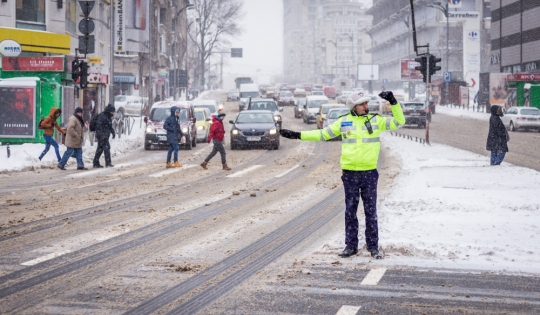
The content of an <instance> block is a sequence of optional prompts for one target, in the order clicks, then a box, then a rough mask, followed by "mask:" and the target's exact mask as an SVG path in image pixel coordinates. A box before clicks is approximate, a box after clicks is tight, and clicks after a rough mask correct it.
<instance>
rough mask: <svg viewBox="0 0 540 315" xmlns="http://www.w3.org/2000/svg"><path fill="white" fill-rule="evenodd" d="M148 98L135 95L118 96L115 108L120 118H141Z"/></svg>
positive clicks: (115, 98) (115, 100)
mask: <svg viewBox="0 0 540 315" xmlns="http://www.w3.org/2000/svg"><path fill="white" fill-rule="evenodd" d="M147 100H148V98H147V97H140V96H135V95H116V96H115V97H114V108H115V110H116V114H118V115H120V116H124V115H125V116H141V114H142V112H143V111H144V107H145V105H146V102H147Z"/></svg>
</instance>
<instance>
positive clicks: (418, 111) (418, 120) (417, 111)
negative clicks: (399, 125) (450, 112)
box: [401, 102, 427, 128]
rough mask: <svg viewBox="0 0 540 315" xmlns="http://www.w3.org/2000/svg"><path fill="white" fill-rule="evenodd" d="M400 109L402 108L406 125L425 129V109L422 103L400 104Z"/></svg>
mask: <svg viewBox="0 0 540 315" xmlns="http://www.w3.org/2000/svg"><path fill="white" fill-rule="evenodd" d="M401 108H403V115H404V116H405V124H406V125H411V124H416V125H418V128H426V114H427V108H426V105H425V104H424V103H419V102H404V103H401Z"/></svg>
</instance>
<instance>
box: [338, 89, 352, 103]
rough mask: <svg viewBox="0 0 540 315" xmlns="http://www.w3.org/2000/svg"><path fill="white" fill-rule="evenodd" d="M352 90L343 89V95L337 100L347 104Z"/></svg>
mask: <svg viewBox="0 0 540 315" xmlns="http://www.w3.org/2000/svg"><path fill="white" fill-rule="evenodd" d="M351 93H352V91H343V92H341V95H339V97H338V99H337V101H338V103H340V104H346V103H347V99H348V98H349V95H351Z"/></svg>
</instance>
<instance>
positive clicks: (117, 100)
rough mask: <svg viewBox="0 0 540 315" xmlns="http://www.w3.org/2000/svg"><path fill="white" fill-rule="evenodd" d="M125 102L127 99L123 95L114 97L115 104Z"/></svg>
mask: <svg viewBox="0 0 540 315" xmlns="http://www.w3.org/2000/svg"><path fill="white" fill-rule="evenodd" d="M125 100H126V97H125V96H122V95H117V96H115V97H114V101H115V102H124V101H125Z"/></svg>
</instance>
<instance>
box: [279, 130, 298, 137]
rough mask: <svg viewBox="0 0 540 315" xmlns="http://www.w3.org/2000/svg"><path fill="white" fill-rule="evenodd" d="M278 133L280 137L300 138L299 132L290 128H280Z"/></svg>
mask: <svg viewBox="0 0 540 315" xmlns="http://www.w3.org/2000/svg"><path fill="white" fill-rule="evenodd" d="M279 134H280V135H281V136H282V137H285V138H289V139H300V133H299V132H296V131H292V130H287V129H281V130H280V131H279Z"/></svg>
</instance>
